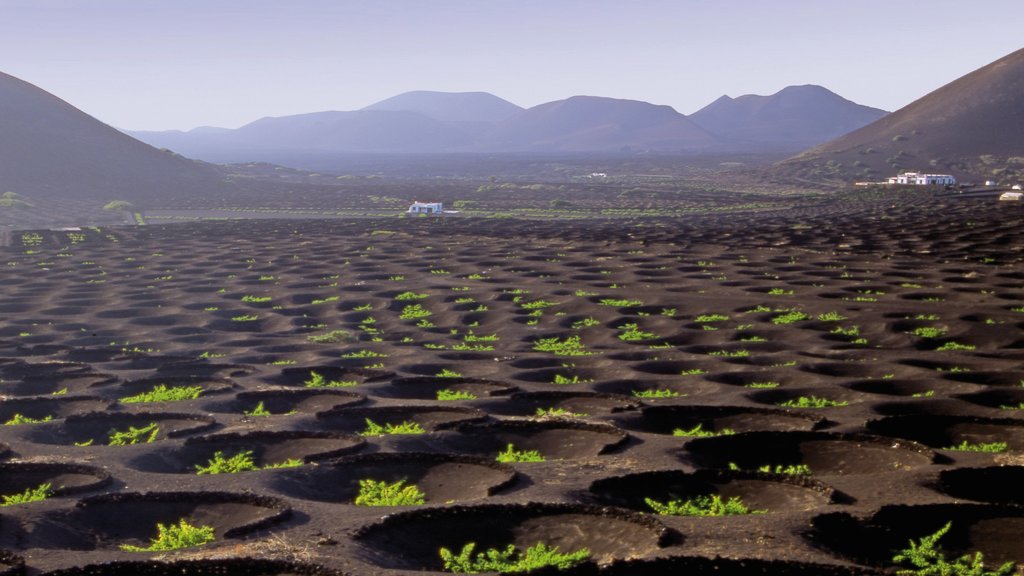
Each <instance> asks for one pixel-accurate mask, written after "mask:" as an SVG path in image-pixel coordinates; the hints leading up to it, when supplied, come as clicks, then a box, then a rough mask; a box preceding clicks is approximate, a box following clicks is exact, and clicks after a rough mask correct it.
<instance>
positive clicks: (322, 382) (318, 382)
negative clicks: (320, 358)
mask: <svg viewBox="0 0 1024 576" xmlns="http://www.w3.org/2000/svg"><path fill="white" fill-rule="evenodd" d="M303 384H304V385H305V386H306V388H351V387H353V386H355V385H356V382H355V381H345V380H328V379H327V378H324V377H323V375H322V374H319V373H317V372H310V373H309V380H306V381H305V382H303Z"/></svg>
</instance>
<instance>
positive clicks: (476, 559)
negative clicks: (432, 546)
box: [440, 542, 590, 574]
mask: <svg viewBox="0 0 1024 576" xmlns="http://www.w3.org/2000/svg"><path fill="white" fill-rule="evenodd" d="M475 548H476V544H475V543H473V542H470V543H469V544H466V545H465V546H463V547H462V550H461V551H460V552H459V553H458V554H457V555H456V554H454V553H453V552H452V551H451V550H449V549H447V548H441V550H440V555H441V560H442V562H444V569H445V570H447V571H449V572H453V573H455V574H477V573H480V572H498V573H501V574H519V573H524V572H531V571H533V570H537V569H540V568H546V567H555V568H557V569H559V570H566V569H569V568H572V567H573V566H576V565H577V564H580V563H582V562H585V561H586V560H587V558H590V550H588V549H586V548H581V549H579V550H576V551H575V552H571V553H568V554H562V553H561V552H559V551H558V547H557V546H547V545H545V544H543V543H541V542H538V543H537V544H535V545H534V546H530V547H529V548H527V549H526V550H525V551H523V552H517V551H516V548H515V546H513V545H512V544H509V546H508V548H505V549H504V550H498V549H496V548H490V549H488V550H487V551H486V552H480V553H478V554H477V555H476V556H473V550H474V549H475Z"/></svg>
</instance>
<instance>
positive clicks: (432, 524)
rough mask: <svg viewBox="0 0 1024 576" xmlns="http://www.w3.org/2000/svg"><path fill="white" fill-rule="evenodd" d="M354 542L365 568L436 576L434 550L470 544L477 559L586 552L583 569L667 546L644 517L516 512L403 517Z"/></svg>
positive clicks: (558, 508) (545, 509) (544, 508)
mask: <svg viewBox="0 0 1024 576" xmlns="http://www.w3.org/2000/svg"><path fill="white" fill-rule="evenodd" d="M481 526H487V529H486V530H481V529H480V528H481ZM355 538H356V539H357V540H358V541H360V542H361V543H362V544H363V546H365V547H366V548H367V549H368V551H369V557H368V560H370V561H371V562H373V563H375V564H377V565H379V566H381V567H384V568H392V569H406V570H441V568H442V562H441V559H440V556H439V554H438V550H439V549H440V548H442V547H445V548H448V549H450V550H451V551H452V552H454V553H458V552H459V551H460V550H461V549H462V547H463V546H464V545H465V544H467V543H470V542H473V543H476V550H477V551H480V552H482V551H484V550H486V549H489V548H500V549H504V548H505V547H507V546H508V545H509V544H512V545H515V547H516V548H517V549H519V550H525V549H526V548H528V547H530V546H533V545H535V544H537V543H538V542H542V543H544V544H547V545H549V546H558V548H559V549H560V550H561V551H562V552H574V551H576V550H579V549H581V548H586V549H588V550H589V551H590V560H591V561H594V562H597V563H600V564H605V563H609V562H611V561H612V560H614V559H617V558H632V557H636V556H643V555H646V554H649V553H651V552H654V551H656V550H658V549H659V548H662V547H663V546H665V545H667V544H669V541H670V539H671V533H670V532H669V530H668V529H666V528H665V527H664V526H662V525H661V524H660V523H659V522H658V521H657V520H655V519H653V518H652V517H650V516H647V515H642V514H636V513H633V512H625V511H619V510H615V509H607V508H597V507H591V506H580V505H572V504H517V505H484V506H452V507H446V508H431V509H425V510H414V511H410V512H403V513H399V514H394V515H391V516H388V517H387V518H385V519H384V520H382V521H380V522H378V523H376V524H372V525H370V526H367V527H364V528H361V529H360V530H359V531H357V532H356V534H355Z"/></svg>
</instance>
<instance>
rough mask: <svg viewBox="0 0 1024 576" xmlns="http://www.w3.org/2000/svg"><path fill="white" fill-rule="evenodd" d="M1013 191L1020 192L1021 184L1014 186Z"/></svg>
mask: <svg viewBox="0 0 1024 576" xmlns="http://www.w3.org/2000/svg"><path fill="white" fill-rule="evenodd" d="M1010 189H1011V190H1020V184H1014V185H1013V187H1012V188H1010Z"/></svg>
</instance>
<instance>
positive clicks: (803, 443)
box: [684, 432, 936, 476]
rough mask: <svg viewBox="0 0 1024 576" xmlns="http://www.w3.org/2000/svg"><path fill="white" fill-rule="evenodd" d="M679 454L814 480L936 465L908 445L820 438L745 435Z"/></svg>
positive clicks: (702, 462) (697, 444)
mask: <svg viewBox="0 0 1024 576" xmlns="http://www.w3.org/2000/svg"><path fill="white" fill-rule="evenodd" d="M684 448H685V449H686V452H687V453H688V454H689V457H690V458H691V459H692V460H693V462H694V463H696V464H697V465H699V466H704V467H708V468H729V467H730V466H729V465H730V464H731V463H732V464H735V465H737V466H738V467H739V468H740V469H742V470H757V469H758V468H760V467H762V466H771V467H772V468H773V469H774V467H775V466H779V465H782V466H787V465H800V464H803V465H806V466H808V467H810V470H811V473H812V474H814V475H816V476H818V475H821V476H828V475H850V474H875V473H883V472H895V471H898V470H907V469H911V468H917V467H920V466H927V465H929V464H931V463H932V462H934V461H935V460H936V455H935V454H934V453H933V452H931V451H930V450H927V449H926V448H924V447H922V446H919V445H916V444H914V443H913V442H908V441H903V442H894V441H892V440H890V439H887V438H881V437H876V436H866V435H855V434H837V433H824V432H747V433H744V434H734V435H731V436H716V437H713V438H697V439H694V440H690V441H689V442H687V443H686V445H685V446H684Z"/></svg>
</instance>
